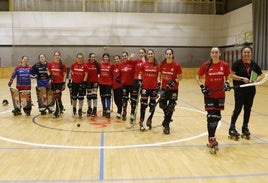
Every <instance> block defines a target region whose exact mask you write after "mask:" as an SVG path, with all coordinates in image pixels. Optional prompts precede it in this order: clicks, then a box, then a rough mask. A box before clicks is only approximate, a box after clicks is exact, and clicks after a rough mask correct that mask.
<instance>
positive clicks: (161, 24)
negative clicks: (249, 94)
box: [0, 4, 252, 67]
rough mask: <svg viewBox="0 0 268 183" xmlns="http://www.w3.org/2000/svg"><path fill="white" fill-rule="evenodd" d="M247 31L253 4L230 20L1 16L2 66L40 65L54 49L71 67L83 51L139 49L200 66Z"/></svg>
mask: <svg viewBox="0 0 268 183" xmlns="http://www.w3.org/2000/svg"><path fill="white" fill-rule="evenodd" d="M246 32H252V5H251V4H250V5H247V6H245V7H242V8H240V9H238V10H235V11H233V12H230V13H228V14H225V15H196V14H194V15H192V14H147V13H85V12H0V59H1V65H0V66H10V65H16V64H17V63H18V62H19V61H20V58H21V56H22V55H27V56H29V57H30V60H31V62H35V61H36V58H37V55H38V54H40V53H46V54H47V56H49V55H52V53H53V52H54V51H55V50H59V51H62V53H63V55H64V57H65V58H66V60H67V62H71V61H72V59H73V57H74V56H75V55H76V53H78V52H80V50H81V52H82V53H84V54H85V55H88V53H89V52H96V53H98V56H99V57H101V55H102V53H103V52H104V51H105V52H107V51H108V52H109V53H110V54H111V55H113V54H120V53H121V51H122V50H127V51H129V52H132V51H133V50H135V51H137V50H138V49H139V48H140V47H146V48H148V47H150V48H154V49H157V47H161V49H159V50H161V51H160V52H159V53H156V54H157V55H159V59H160V60H161V59H162V56H163V53H162V52H163V50H164V49H165V47H175V48H174V49H175V52H176V54H175V58H176V56H177V58H179V61H180V62H181V63H182V65H184V66H187V67H188V66H196V65H199V62H201V61H204V59H207V58H208V56H209V54H208V53H209V49H210V47H211V46H215V45H218V46H227V45H234V44H237V41H238V39H241V37H242V38H243V36H244V35H245V33H246ZM240 41H241V40H240ZM42 45H44V47H42ZM68 45H71V46H69V47H68ZM53 46H54V47H53ZM64 46H65V47H64ZM66 46H67V47H66ZM109 46H111V47H110V48H109ZM135 46H137V47H135ZM176 47H177V48H176ZM200 47H203V48H204V49H201V48H200ZM107 48H108V49H107ZM178 56H179V57H178Z"/></svg>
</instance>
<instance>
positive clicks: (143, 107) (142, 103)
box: [141, 102, 148, 110]
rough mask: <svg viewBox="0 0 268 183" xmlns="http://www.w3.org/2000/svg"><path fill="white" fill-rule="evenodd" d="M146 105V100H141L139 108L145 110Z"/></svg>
mask: <svg viewBox="0 0 268 183" xmlns="http://www.w3.org/2000/svg"><path fill="white" fill-rule="evenodd" d="M147 107H148V104H147V102H141V109H142V110H145V109H146V108H147Z"/></svg>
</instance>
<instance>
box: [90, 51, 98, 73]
mask: <svg viewBox="0 0 268 183" xmlns="http://www.w3.org/2000/svg"><path fill="white" fill-rule="evenodd" d="M92 55H96V54H95V53H89V55H88V57H89V60H90V58H91V56H92ZM94 65H95V67H96V68H97V73H98V74H99V73H100V64H99V62H97V60H96V59H95V61H94Z"/></svg>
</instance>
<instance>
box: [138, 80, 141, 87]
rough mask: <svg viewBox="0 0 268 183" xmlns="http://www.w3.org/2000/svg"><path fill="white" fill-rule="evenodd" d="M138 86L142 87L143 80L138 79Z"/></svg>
mask: <svg viewBox="0 0 268 183" xmlns="http://www.w3.org/2000/svg"><path fill="white" fill-rule="evenodd" d="M137 82H138V85H139V87H141V86H142V80H141V79H138V81H137Z"/></svg>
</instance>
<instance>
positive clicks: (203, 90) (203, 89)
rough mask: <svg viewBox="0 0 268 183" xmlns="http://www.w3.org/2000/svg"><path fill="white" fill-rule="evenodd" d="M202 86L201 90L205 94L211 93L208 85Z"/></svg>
mask: <svg viewBox="0 0 268 183" xmlns="http://www.w3.org/2000/svg"><path fill="white" fill-rule="evenodd" d="M200 88H201V92H202V93H203V94H204V95H210V91H209V89H208V88H207V87H205V86H204V85H200Z"/></svg>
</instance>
